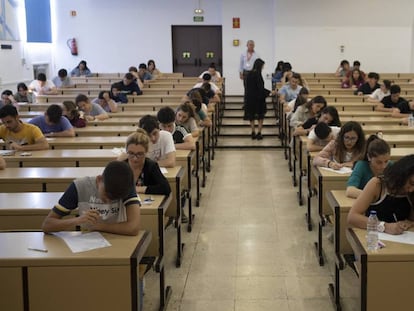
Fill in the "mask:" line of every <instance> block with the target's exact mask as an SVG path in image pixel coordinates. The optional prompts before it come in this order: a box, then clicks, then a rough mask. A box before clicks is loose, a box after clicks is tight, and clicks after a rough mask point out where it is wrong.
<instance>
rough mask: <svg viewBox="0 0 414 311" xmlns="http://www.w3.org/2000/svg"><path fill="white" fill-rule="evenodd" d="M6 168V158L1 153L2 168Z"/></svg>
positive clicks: (0, 164) (0, 167) (0, 162)
mask: <svg viewBox="0 0 414 311" xmlns="http://www.w3.org/2000/svg"><path fill="white" fill-rule="evenodd" d="M5 168H6V161H5V160H4V158H3V157H2V156H1V155H0V170H4V169H5Z"/></svg>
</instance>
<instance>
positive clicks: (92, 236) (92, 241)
mask: <svg viewBox="0 0 414 311" xmlns="http://www.w3.org/2000/svg"><path fill="white" fill-rule="evenodd" d="M53 235H55V236H57V237H59V238H61V239H62V240H63V241H65V243H66V245H67V246H68V247H69V248H70V250H71V251H72V253H80V252H86V251H90V250H93V249H97V248H103V247H108V246H111V243H109V242H108V240H106V239H105V238H104V237H103V236H102V234H100V233H99V232H87V233H82V232H81V231H60V232H55V233H53Z"/></svg>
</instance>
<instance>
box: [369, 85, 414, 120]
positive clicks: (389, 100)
mask: <svg viewBox="0 0 414 311" xmlns="http://www.w3.org/2000/svg"><path fill="white" fill-rule="evenodd" d="M400 93H401V88H400V86H399V85H397V84H394V85H391V87H390V95H388V96H385V97H384V98H383V99H382V100H381V102H380V103H379V104H378V105H377V106H376V107H375V110H376V111H385V112H391V113H392V111H393V109H394V108H397V107H398V105H406V103H407V101H406V100H405V99H404V98H402V97H400Z"/></svg>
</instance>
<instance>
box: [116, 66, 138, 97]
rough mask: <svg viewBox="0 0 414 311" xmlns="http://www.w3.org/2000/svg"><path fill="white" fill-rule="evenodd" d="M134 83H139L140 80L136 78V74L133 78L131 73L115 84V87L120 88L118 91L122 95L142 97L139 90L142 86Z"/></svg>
mask: <svg viewBox="0 0 414 311" xmlns="http://www.w3.org/2000/svg"><path fill="white" fill-rule="evenodd" d="M135 69H136V68H135ZM136 81H139V83H141V82H140V81H141V80H140V79H139V78H138V73H137V76H136V77H134V75H133V74H132V73H131V72H128V73H126V74H125V76H124V78H123V79H122V81H119V82H117V85H118V86H119V87H120V91H121V93H122V94H125V95H142V91H141V88H142V87H143V86H139V84H138V82H136Z"/></svg>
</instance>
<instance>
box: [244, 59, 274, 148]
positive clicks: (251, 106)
mask: <svg viewBox="0 0 414 311" xmlns="http://www.w3.org/2000/svg"><path fill="white" fill-rule="evenodd" d="M264 64H265V62H264V61H263V60H262V59H260V58H258V59H256V60H255V62H254V65H253V70H252V71H250V72H249V73H248V75H247V78H246V94H245V98H246V102H245V105H244V120H248V121H250V127H251V129H252V139H257V140H262V139H263V136H262V127H263V119H264V116H265V114H266V111H267V109H266V97H268V96H270V95H272V96H273V95H274V92H273V91H269V90H267V89H265V87H264V80H263V77H262V70H263V66H264ZM254 120H258V132H257V134H256V131H255V121H254Z"/></svg>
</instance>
